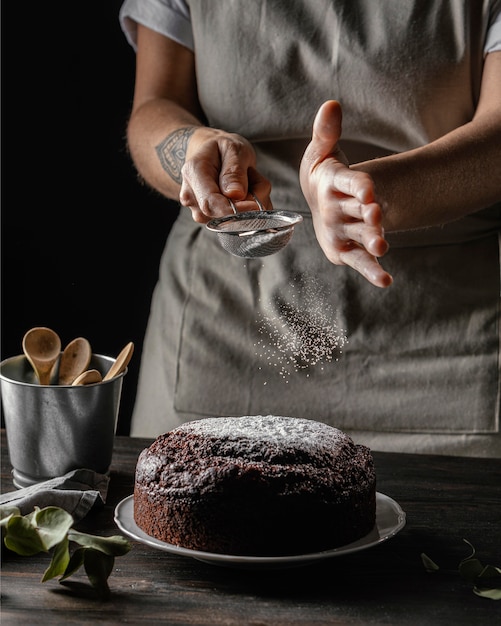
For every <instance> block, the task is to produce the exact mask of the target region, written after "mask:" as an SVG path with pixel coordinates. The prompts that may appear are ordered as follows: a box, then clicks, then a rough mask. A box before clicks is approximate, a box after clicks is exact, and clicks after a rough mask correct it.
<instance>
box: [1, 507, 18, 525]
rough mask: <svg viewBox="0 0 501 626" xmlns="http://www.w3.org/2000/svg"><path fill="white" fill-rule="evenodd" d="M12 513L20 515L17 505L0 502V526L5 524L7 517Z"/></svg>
mask: <svg viewBox="0 0 501 626" xmlns="http://www.w3.org/2000/svg"><path fill="white" fill-rule="evenodd" d="M13 515H21V511H20V510H19V509H18V508H17V506H12V505H11V504H1V505H0V526H6V525H7V523H8V521H9V519H10V518H11V517H12V516H13Z"/></svg>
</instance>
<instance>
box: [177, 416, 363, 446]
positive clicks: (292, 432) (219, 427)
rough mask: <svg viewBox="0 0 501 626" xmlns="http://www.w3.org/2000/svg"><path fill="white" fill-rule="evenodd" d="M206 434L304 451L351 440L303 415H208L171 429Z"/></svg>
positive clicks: (335, 429)
mask: <svg viewBox="0 0 501 626" xmlns="http://www.w3.org/2000/svg"><path fill="white" fill-rule="evenodd" d="M179 430H182V431H184V432H189V433H193V434H194V435H201V436H205V437H215V438H221V439H227V440H232V439H247V440H250V441H253V440H254V441H256V442H257V441H259V442H266V443H269V444H274V445H275V446H281V445H284V444H285V445H286V446H287V447H292V448H295V449H296V450H304V451H305V452H309V453H312V452H315V451H320V450H323V449H325V448H330V449H331V450H332V449H335V448H336V445H339V443H341V442H346V441H347V440H348V441H350V443H351V440H350V438H349V437H348V435H346V434H345V433H344V432H342V431H341V430H338V429H337V428H334V427H332V426H328V425H327V424H323V423H321V422H316V421H313V420H309V419H303V418H297V417H294V418H291V417H282V416H279V415H252V416H244V417H208V418H205V419H201V420H197V421H192V422H186V423H185V424H182V425H181V426H178V427H177V428H175V429H174V432H176V431H179Z"/></svg>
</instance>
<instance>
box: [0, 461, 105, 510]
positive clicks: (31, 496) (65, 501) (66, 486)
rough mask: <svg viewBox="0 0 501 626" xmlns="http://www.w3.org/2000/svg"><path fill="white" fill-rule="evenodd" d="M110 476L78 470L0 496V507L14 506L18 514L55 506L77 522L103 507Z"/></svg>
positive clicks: (87, 470)
mask: <svg viewBox="0 0 501 626" xmlns="http://www.w3.org/2000/svg"><path fill="white" fill-rule="evenodd" d="M109 481H110V479H109V477H108V476H106V475H104V474H98V473H97V472H93V471H92V470H89V469H77V470H73V471H71V472H68V473H67V474H65V475H64V476H59V477H58V478H51V479H50V480H46V481H44V482H42V483H38V484H35V485H30V486H29V487H23V488H22V489H17V490H16V491H9V492H8V493H4V494H2V495H0V505H2V506H5V505H8V506H17V508H18V509H19V510H20V511H21V515H27V514H28V513H31V512H32V511H33V509H34V507H35V506H38V507H39V508H41V509H43V508H45V507H46V506H58V507H60V508H61V509H64V510H65V511H67V512H68V513H69V514H70V515H71V516H72V517H73V519H74V520H75V522H78V521H79V520H81V519H82V518H84V517H85V516H86V515H87V513H88V512H89V511H90V510H91V508H92V507H93V506H94V505H95V504H101V505H103V504H104V503H105V502H106V496H107V493H108V484H109Z"/></svg>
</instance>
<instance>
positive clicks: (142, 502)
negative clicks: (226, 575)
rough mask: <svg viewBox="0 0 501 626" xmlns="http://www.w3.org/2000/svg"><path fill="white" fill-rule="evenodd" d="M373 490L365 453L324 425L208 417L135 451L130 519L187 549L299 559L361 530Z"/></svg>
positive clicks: (370, 522) (368, 524)
mask: <svg viewBox="0 0 501 626" xmlns="http://www.w3.org/2000/svg"><path fill="white" fill-rule="evenodd" d="M375 484H376V477H375V470H374V464H373V459H372V455H371V453H370V450H369V449H368V448H367V447H365V446H361V445H356V444H354V442H353V441H352V440H351V438H350V437H348V436H347V435H346V434H344V433H343V432H342V431H340V430H338V429H336V428H333V427H331V426H328V425H326V424H322V423H320V422H316V421H313V420H307V419H299V418H289V417H280V416H248V417H233V418H207V419H203V420H197V421H193V422H187V423H185V424H182V425H181V426H179V427H177V428H175V429H174V430H172V431H170V432H168V433H166V434H164V435H161V436H160V437H158V438H157V439H156V440H155V442H154V443H153V444H152V445H151V446H150V447H149V448H146V449H145V450H143V452H142V453H141V455H140V457H139V459H138V462H137V467H136V479H135V488H134V518H135V521H136V523H137V525H138V526H139V527H140V528H142V529H143V530H144V531H145V532H146V533H148V534H150V535H152V536H154V537H156V538H157V539H160V540H162V541H166V542H167V543H171V544H174V545H180V546H183V547H187V548H192V549H194V550H203V551H209V552H219V553H224V554H230V553H231V554H237V555H244V554H251V555H282V554H302V553H305V552H311V551H317V550H324V549H329V548H333V547H336V546H340V545H345V544H346V543H349V542H351V541H355V540H356V539H359V538H360V537H362V536H364V535H366V534H367V533H369V532H370V531H371V530H372V528H373V526H374V523H375Z"/></svg>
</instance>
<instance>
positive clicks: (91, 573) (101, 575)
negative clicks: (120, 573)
mask: <svg viewBox="0 0 501 626" xmlns="http://www.w3.org/2000/svg"><path fill="white" fill-rule="evenodd" d="M114 562H115V557H113V556H109V555H107V554H104V553H103V552H101V551H100V550H94V549H93V548H87V549H86V550H85V556H84V567H85V571H86V573H87V576H88V578H89V581H90V584H91V585H92V586H93V587H94V589H96V590H97V591H98V592H99V595H100V596H101V597H103V598H107V597H108V596H109V594H110V589H109V587H108V577H109V575H110V574H111V572H112V571H113V564H114Z"/></svg>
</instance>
